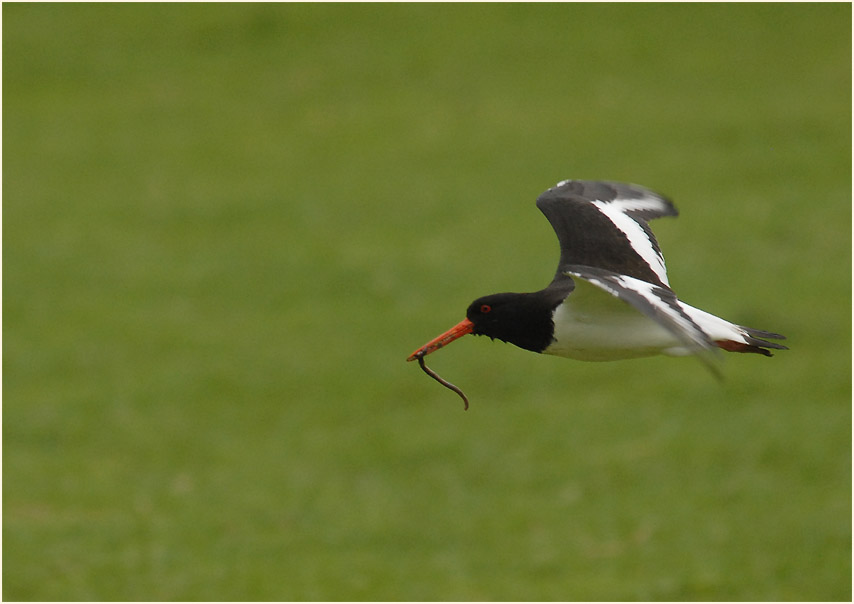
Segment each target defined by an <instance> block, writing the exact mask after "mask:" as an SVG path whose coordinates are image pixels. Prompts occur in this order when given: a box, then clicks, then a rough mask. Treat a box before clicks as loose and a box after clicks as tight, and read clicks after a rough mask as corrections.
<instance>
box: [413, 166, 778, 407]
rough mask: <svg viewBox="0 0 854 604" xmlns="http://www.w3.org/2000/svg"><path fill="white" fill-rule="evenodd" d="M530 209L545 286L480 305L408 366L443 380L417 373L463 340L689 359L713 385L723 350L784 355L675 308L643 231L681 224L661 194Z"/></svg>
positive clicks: (587, 190)
mask: <svg viewBox="0 0 854 604" xmlns="http://www.w3.org/2000/svg"><path fill="white" fill-rule="evenodd" d="M537 207H538V208H539V209H540V211H541V212H542V213H543V214H545V216H546V218H547V219H548V221H549V222H550V223H551V225H552V228H554V231H555V233H556V234H557V238H558V242H559V243H560V261H559V262H558V267H557V272H556V273H555V276H554V278H553V279H552V281H551V283H549V284H548V286H546V287H545V289H541V290H540V291H537V292H531V293H500V294H491V295H488V296H483V297H482V298H478V299H477V300H475V301H474V302H472V303H471V304H470V305H469V307H468V309H467V310H466V318H465V319H463V320H462V321H461V322H460V323H459V324H457V325H455V326H454V327H452V328H451V329H449V330H448V331H446V332H445V333H443V334H441V335H440V336H438V337H436V338H434V339H432V340H430V341H429V342H428V343H427V344H425V345H424V346H422V347H421V348H419V349H418V350H416V351H415V352H413V353H412V354H411V355H410V356H409V358H408V359H407V360H408V361H414V360H418V361H419V363H420V364H421V366H422V368H424V369H425V371H428V372H429V373H430V374H431V375H432V376H433V377H435V378H436V379H440V378H438V376H436V375H435V374H433V373H432V372H430V371H429V370H428V369H427V368H426V367H425V366H424V356H426V355H428V354H430V353H431V352H435V351H436V350H439V349H440V348H442V347H443V346H446V345H447V344H449V343H451V342H453V341H454V340H456V339H458V338H460V337H462V336H464V335H466V334H474V335H483V336H488V337H490V338H492V339H498V340H502V341H504V342H509V343H511V344H514V345H516V346H518V347H519V348H524V349H525V350H530V351H533V352H537V353H543V354H551V355H556V356H562V357H568V358H571V359H578V360H582V361H613V360H618V359H628V358H636V357H645V356H652V355H657V354H665V355H671V356H684V355H696V356H697V357H699V358H700V359H701V360H702V361H703V362H704V363H706V365H707V366H708V367H709V368H710V369H711V370H712V372H713V373H715V374H716V375H719V373H718V370H717V368H716V365H715V364H714V362H715V360H716V356H717V355H716V352H717V351H718V350H720V349H723V350H726V351H729V352H751V353H758V354H762V355H765V356H769V357H770V356H772V354H771V350H785V349H786V346H783V345H782V344H778V343H776V342H770V341H768V340H783V339H785V337H784V336H782V335H780V334H777V333H772V332H770V331H763V330H760V329H753V328H750V327H744V326H742V325H737V324H735V323H731V322H729V321H727V320H725V319H721V318H720V317H717V316H715V315H713V314H711V313H708V312H706V311H703V310H700V309H699V308H695V307H693V306H690V305H688V304H686V303H684V302H682V301H681V300H679V298H678V297H677V296H676V294H675V293H674V292H673V290H672V289H671V288H670V283H669V281H668V279H667V270H666V268H665V265H664V256H663V255H662V253H661V249H660V248H659V246H658V242H657V241H656V239H655V236H654V235H653V233H652V231H651V230H650V228H649V225H648V224H647V221H649V220H652V219H653V218H659V217H661V216H676V215H677V214H678V212H677V211H676V208H675V207H674V205H673V204H672V203H671V202H670V201H669V200H668V199H666V198H665V197H663V196H661V195H659V194H658V193H655V192H653V191H650V190H649V189H646V188H644V187H640V186H638V185H633V184H625V183H618V182H607V181H594V180H564V181H561V182H559V183H558V184H557V185H555V186H554V187H552V188H551V189H549V190H548V191H546V192H545V193H543V194H542V195H540V196H539V197H538V198H537ZM443 383H444V384H445V385H446V386H448V387H452V386H453V385H451V384H448V383H447V382H444V381H443ZM453 388H454V389H455V391H457V392H458V393H459V394H460V395H461V396H463V399H464V400H465V396H464V395H463V394H462V392H461V391H459V389H458V388H456V387H453Z"/></svg>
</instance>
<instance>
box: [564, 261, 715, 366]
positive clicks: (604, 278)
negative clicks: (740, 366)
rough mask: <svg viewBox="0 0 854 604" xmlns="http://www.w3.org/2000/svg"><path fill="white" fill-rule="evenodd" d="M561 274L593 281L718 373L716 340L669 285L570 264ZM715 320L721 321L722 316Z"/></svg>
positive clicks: (591, 282)
mask: <svg viewBox="0 0 854 604" xmlns="http://www.w3.org/2000/svg"><path fill="white" fill-rule="evenodd" d="M563 274H564V275H565V276H568V277H573V278H575V279H582V280H584V281H586V282H588V283H590V284H592V285H595V286H596V287H598V288H599V289H601V290H602V291H604V292H607V293H609V294H611V295H612V296H614V297H615V298H618V299H620V300H622V301H623V302H625V303H626V304H628V305H629V306H631V307H632V308H634V309H635V310H636V311H638V312H640V313H641V314H643V315H645V316H646V317H648V318H649V319H652V320H653V321H655V322H656V323H657V324H658V325H660V326H661V327H663V328H664V329H666V330H667V331H668V332H670V333H671V334H672V335H673V337H674V339H675V342H674V343H678V345H681V348H684V350H685V351H686V352H689V353H691V354H694V355H696V356H697V357H699V358H700V360H701V361H703V363H705V364H706V366H707V367H709V369H711V371H712V373H714V374H715V375H716V376H718V377H720V372H719V370H718V368H717V366H716V365H715V364H714V363H715V360H716V359H717V358H718V357H717V356H716V353H717V346H716V344H715V343H714V341H713V340H712V338H711V337H710V336H709V334H707V333H706V332H705V331H704V330H703V329H702V328H701V327H700V326H699V325H698V324H697V322H696V321H695V320H694V317H692V316H691V315H690V314H688V312H686V310H685V308H684V307H683V305H682V304H681V303H680V302H679V299H678V298H677V297H676V294H674V293H673V291H672V290H671V289H670V288H667V287H661V286H660V285H655V284H653V283H649V282H647V281H644V280H641V279H637V278H635V277H631V276H628V275H621V274H617V273H614V272H611V271H608V270H604V269H600V268H592V267H589V266H572V265H570V266H567V267H566V268H565V270H564V273H563ZM570 298H571V296H570ZM703 314H707V313H703ZM714 318H715V319H717V317H714ZM718 321H721V322H723V320H722V319H718Z"/></svg>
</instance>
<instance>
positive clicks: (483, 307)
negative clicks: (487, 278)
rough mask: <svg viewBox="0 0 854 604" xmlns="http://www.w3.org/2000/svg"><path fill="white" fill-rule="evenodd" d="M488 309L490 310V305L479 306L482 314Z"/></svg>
mask: <svg viewBox="0 0 854 604" xmlns="http://www.w3.org/2000/svg"><path fill="white" fill-rule="evenodd" d="M490 310H492V307H491V306H490V305H489V304H481V306H480V312H482V313H483V314H486V313H488V312H489V311H490Z"/></svg>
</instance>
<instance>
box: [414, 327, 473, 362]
mask: <svg viewBox="0 0 854 604" xmlns="http://www.w3.org/2000/svg"><path fill="white" fill-rule="evenodd" d="M473 330H474V323H472V322H471V321H469V320H468V319H463V320H462V321H460V322H459V323H457V324H456V325H454V326H453V327H451V328H450V329H449V330H448V331H446V332H445V333H443V334H442V335H440V336H438V337H435V338H433V339H432V340H430V341H429V342H427V343H426V344H424V346H422V347H421V348H419V349H418V350H416V351H415V352H413V353H412V354H411V355H409V358H408V359H406V360H407V361H414V360H415V359H417V358H419V357H423V356H425V355H428V354H430V353H431V352H435V351H437V350H439V349H440V348H442V347H443V346H447V345H448V344H450V343H451V342H453V341H454V340H456V339H457V338H461V337H463V336H464V335H466V334H467V333H471V332H472V331H473Z"/></svg>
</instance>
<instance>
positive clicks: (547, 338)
mask: <svg viewBox="0 0 854 604" xmlns="http://www.w3.org/2000/svg"><path fill="white" fill-rule="evenodd" d="M544 294H545V291H541V292H535V293H530V294H513V293H506V294H492V295H489V296H483V297H482V298H478V299H477V300H475V301H474V302H472V303H471V304H470V305H469V307H468V310H467V311H466V317H467V318H468V320H469V321H471V322H472V323H473V324H474V328H473V329H472V333H473V334H474V335H479V336H489V337H490V338H493V339H495V338H498V339H499V340H501V341H503V342H509V343H511V344H515V345H516V346H518V347H519V348H524V349H525V350H532V351H534V352H542V351H543V350H545V349H546V348H547V347H548V346H549V345H550V344H551V343H552V341H553V339H554V322H553V321H552V315H553V314H554V309H555V307H556V306H557V305H558V304H560V302H561V301H562V300H563V298H562V297H561V298H560V299H554V298H555V297H554V296H549V295H544Z"/></svg>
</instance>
